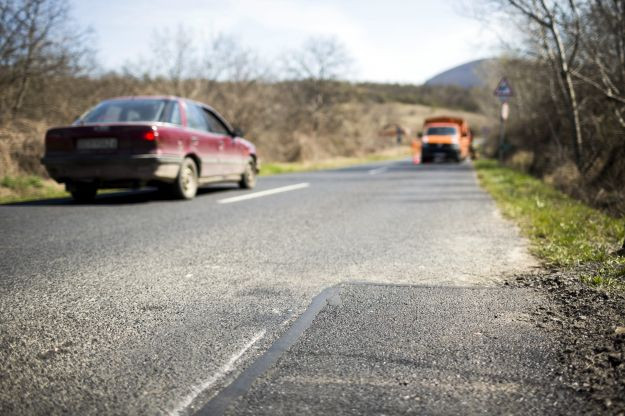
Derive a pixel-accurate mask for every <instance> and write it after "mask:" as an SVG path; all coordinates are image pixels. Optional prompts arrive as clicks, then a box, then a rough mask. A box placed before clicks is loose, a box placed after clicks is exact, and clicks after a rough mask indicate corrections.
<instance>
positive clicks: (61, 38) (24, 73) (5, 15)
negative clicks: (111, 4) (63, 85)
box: [0, 0, 88, 116]
mask: <svg viewBox="0 0 625 416" xmlns="http://www.w3.org/2000/svg"><path fill="white" fill-rule="evenodd" d="M68 21H71V19H70V13H69V7H68V5H67V3H66V2H64V1H61V0H0V84H1V87H2V97H1V100H0V114H5V113H7V112H10V113H11V114H12V115H13V116H16V115H18V113H19V112H20V110H21V109H22V106H23V104H24V100H25V98H26V96H27V94H28V92H29V87H30V84H31V83H32V81H33V80H34V79H36V78H41V77H49V76H58V75H75V74H77V73H78V72H79V71H80V69H81V68H82V66H83V64H84V61H82V58H83V57H84V56H85V54H87V53H88V49H86V48H85V47H84V46H83V44H84V43H83V41H84V38H85V36H86V34H87V32H86V31H77V30H73V29H72V27H71V26H70V25H68V24H67V23H68Z"/></svg>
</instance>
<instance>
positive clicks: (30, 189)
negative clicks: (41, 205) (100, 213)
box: [0, 175, 69, 204]
mask: <svg viewBox="0 0 625 416" xmlns="http://www.w3.org/2000/svg"><path fill="white" fill-rule="evenodd" d="M67 196H69V194H68V193H67V192H65V190H63V188H62V187H61V186H59V185H57V184H55V183H53V182H51V181H49V180H45V179H43V178H41V177H39V176H34V175H28V176H4V177H2V178H0V204H8V203H13V202H25V201H32V200H38V199H50V198H65V197H67Z"/></svg>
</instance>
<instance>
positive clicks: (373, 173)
mask: <svg viewBox="0 0 625 416" xmlns="http://www.w3.org/2000/svg"><path fill="white" fill-rule="evenodd" d="M387 170H388V166H383V167H381V168H377V169H371V170H370V171H369V175H377V174H378V173H384V172H386V171H387Z"/></svg>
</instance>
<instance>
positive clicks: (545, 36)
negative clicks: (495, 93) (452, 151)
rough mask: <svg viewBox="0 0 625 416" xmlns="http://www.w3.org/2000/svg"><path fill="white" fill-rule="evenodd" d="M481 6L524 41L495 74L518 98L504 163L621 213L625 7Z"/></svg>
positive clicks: (581, 2)
mask: <svg viewBox="0 0 625 416" xmlns="http://www.w3.org/2000/svg"><path fill="white" fill-rule="evenodd" d="M486 2H487V3H488V4H490V5H491V6H493V7H494V10H496V11H497V12H498V13H503V14H504V16H506V19H507V20H508V21H512V22H517V23H518V24H519V25H520V27H521V30H522V32H523V34H524V36H525V38H524V41H523V44H522V45H521V47H520V48H519V49H518V50H516V51H515V52H514V53H512V56H511V57H510V58H508V59H505V60H502V62H501V64H500V68H499V70H498V71H496V72H497V73H503V74H506V75H507V76H508V78H509V79H510V80H511V82H512V84H513V87H514V89H515V92H516V95H515V97H513V99H512V100H511V108H512V113H511V114H512V115H511V120H510V123H509V128H508V131H509V138H510V142H509V144H510V145H511V147H510V148H508V149H507V151H506V155H507V160H508V162H510V163H512V164H513V165H515V166H518V167H524V168H526V169H527V170H528V171H529V172H530V173H532V174H534V175H536V176H539V177H541V178H544V179H546V180H547V181H548V182H551V183H553V184H555V185H556V186H558V187H559V188H560V189H562V190H564V191H565V192H567V193H569V194H570V195H573V196H574V197H576V198H579V199H582V200H584V201H586V202H589V203H591V204H593V205H594V206H597V207H600V208H602V209H605V210H606V211H608V212H610V213H612V214H614V215H617V216H623V215H625V185H624V183H625V2H623V1H620V0H594V1H587V0H569V1H566V2H564V1H563V2H550V1H542V0H486ZM491 10H492V9H491ZM493 82H496V80H493ZM485 102H487V101H485ZM491 102H492V100H491ZM493 150H494V149H493Z"/></svg>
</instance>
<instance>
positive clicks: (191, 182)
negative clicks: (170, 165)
mask: <svg viewBox="0 0 625 416" xmlns="http://www.w3.org/2000/svg"><path fill="white" fill-rule="evenodd" d="M197 188H198V174H197V166H196V165H195V162H194V161H193V159H191V158H189V157H187V158H185V159H184V160H183V161H182V165H181V166H180V172H179V173H178V177H177V178H176V181H175V182H174V184H173V193H174V196H175V197H176V198H180V199H193V197H195V194H197Z"/></svg>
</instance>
